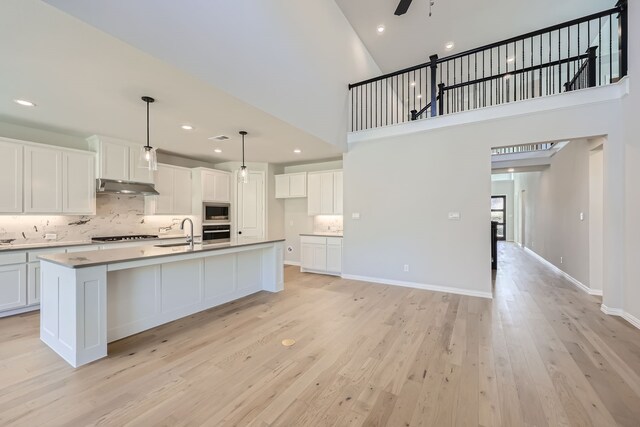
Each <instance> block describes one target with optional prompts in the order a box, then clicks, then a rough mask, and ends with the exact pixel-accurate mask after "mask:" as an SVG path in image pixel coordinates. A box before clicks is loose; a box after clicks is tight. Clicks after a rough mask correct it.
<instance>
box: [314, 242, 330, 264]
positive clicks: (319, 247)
mask: <svg viewBox="0 0 640 427" xmlns="http://www.w3.org/2000/svg"><path fill="white" fill-rule="evenodd" d="M313 269H314V270H317V271H325V270H326V269H327V245H323V244H320V243H314V244H313Z"/></svg>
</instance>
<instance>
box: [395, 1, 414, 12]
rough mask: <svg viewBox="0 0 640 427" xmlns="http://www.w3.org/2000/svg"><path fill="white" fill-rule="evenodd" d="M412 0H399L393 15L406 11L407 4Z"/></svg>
mask: <svg viewBox="0 0 640 427" xmlns="http://www.w3.org/2000/svg"><path fill="white" fill-rule="evenodd" d="M412 1H413V0H400V3H398V7H397V8H396V11H395V13H394V15H396V16H400V15H404V14H405V13H407V10H409V6H411V2H412Z"/></svg>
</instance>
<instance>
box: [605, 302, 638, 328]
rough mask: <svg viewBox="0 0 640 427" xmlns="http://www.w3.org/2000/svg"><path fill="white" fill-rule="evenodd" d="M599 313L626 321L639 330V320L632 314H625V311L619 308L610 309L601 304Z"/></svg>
mask: <svg viewBox="0 0 640 427" xmlns="http://www.w3.org/2000/svg"><path fill="white" fill-rule="evenodd" d="M600 311H602V312H603V313H604V314H608V315H610V316H619V317H622V318H623V319H624V320H626V321H627V322H629V323H631V324H632V325H633V326H635V327H636V328H638V329H640V319H638V318H637V317H635V316H634V315H632V314H629V313H627V312H626V311H624V310H623V309H621V308H610V307H607V306H606V305H604V304H601V305H600Z"/></svg>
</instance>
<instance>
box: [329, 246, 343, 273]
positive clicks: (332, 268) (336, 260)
mask: <svg viewBox="0 0 640 427" xmlns="http://www.w3.org/2000/svg"><path fill="white" fill-rule="evenodd" d="M327 271H328V272H329V273H341V272H342V242H341V241H340V242H337V243H332V242H331V240H330V239H327Z"/></svg>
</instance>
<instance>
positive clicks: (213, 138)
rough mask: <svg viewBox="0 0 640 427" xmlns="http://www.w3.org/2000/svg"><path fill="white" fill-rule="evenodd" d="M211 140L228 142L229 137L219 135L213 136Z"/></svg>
mask: <svg viewBox="0 0 640 427" xmlns="http://www.w3.org/2000/svg"><path fill="white" fill-rule="evenodd" d="M209 139H210V140H212V141H226V140H227V139H229V137H228V136H227V135H218V136H212V137H211V138H209Z"/></svg>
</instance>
